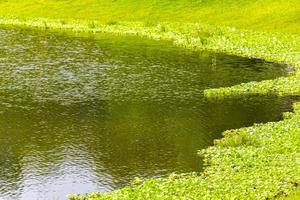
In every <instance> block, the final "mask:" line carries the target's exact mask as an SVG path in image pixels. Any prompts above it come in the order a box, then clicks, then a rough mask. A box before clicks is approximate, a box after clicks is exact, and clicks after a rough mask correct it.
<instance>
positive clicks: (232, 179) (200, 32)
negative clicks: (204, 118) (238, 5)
mask: <svg viewBox="0 0 300 200" xmlns="http://www.w3.org/2000/svg"><path fill="white" fill-rule="evenodd" d="M0 24H2V25H17V26H27V27H35V28H44V29H45V28H46V29H55V30H64V31H66V30H69V31H74V32H91V33H103V32H104V33H110V34H116V35H137V36H141V37H147V38H150V39H158V40H169V41H172V42H174V44H175V45H179V46H183V47H186V48H190V49H195V50H209V51H215V52H223V53H227V54H233V55H241V56H247V57H259V58H263V59H265V60H266V61H274V62H280V63H286V64H288V65H291V66H293V67H294V68H295V71H294V72H292V73H290V75H289V76H288V77H282V78H278V79H274V80H267V81H262V82H250V83H245V84H240V85H237V86H233V87H229V88H219V89H210V90H206V91H205V95H206V96H207V97H208V98H215V97H217V98H220V97H221V98H224V97H226V96H232V95H243V94H246V93H255V94H268V93H272V94H276V95H300V73H299V69H300V60H299V53H300V52H299V49H300V40H299V39H300V37H298V36H294V35H293V36H291V35H286V34H282V33H263V32H253V31H246V30H236V29H235V28H230V27H216V26H211V25H205V24H198V23H161V24H157V25H154V26H145V24H143V23H126V22H124V23H117V24H101V23H98V22H96V21H92V22H90V21H62V20H50V19H29V20H20V19H17V18H1V17H0ZM284 117H285V119H284V120H282V121H280V122H270V123H267V124H259V125H254V126H253V127H248V128H241V129H237V130H231V131H226V132H225V133H224V138H223V139H221V140H217V141H216V142H215V146H212V147H209V148H208V149H206V150H204V151H202V155H204V156H205V160H206V163H207V165H208V166H207V167H206V169H205V171H204V173H202V174H201V175H195V174H188V175H178V176H177V175H174V176H170V178H169V179H150V180H147V181H145V182H144V183H141V182H139V181H136V183H134V184H133V185H132V186H129V187H126V188H124V189H121V190H118V191H115V192H112V193H109V194H104V195H103V194H96V193H94V194H90V195H88V198H91V199H93V198H95V199H114V198H118V199H127V198H129V199H130V198H138V199H142V198H158V197H159V198H161V199H168V198H185V197H190V198H199V197H201V198H204V199H217V198H218V197H219V198H220V197H221V195H224V196H222V197H224V199H232V197H233V196H232V195H234V197H236V198H238V199H243V198H245V197H246V199H266V198H273V197H277V196H280V195H288V194H289V193H290V192H291V191H292V190H293V189H295V187H296V186H297V185H298V184H299V177H297V175H298V174H299V173H300V171H299V170H300V169H299V166H298V164H297V159H299V149H298V147H299V134H300V102H298V103H295V104H294V113H286V114H284ZM297 136H298V137H297ZM282 139H286V141H285V143H284V144H283V143H282ZM282 146H283V147H282ZM282 159H284V162H285V163H284V164H285V165H286V166H282V164H281V162H280V161H282ZM266 163H269V165H267V164H266ZM267 171H270V172H272V173H271V174H268V173H270V172H267ZM285 174H286V175H285ZM267 175H268V176H267ZM273 175H274V177H270V176H273ZM251 177H252V179H251ZM77 198H78V199H80V198H83V197H80V196H76V197H75V196H72V197H71V199H77Z"/></svg>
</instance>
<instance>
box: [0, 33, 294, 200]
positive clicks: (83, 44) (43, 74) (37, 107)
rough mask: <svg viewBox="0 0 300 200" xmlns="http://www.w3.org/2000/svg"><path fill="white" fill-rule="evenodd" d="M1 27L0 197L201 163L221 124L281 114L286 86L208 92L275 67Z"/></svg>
mask: <svg viewBox="0 0 300 200" xmlns="http://www.w3.org/2000/svg"><path fill="white" fill-rule="evenodd" d="M96 37H97V38H95V36H76V35H75V34H73V35H70V34H67V33H53V32H52V33H51V32H46V31H36V30H22V29H16V28H4V27H2V28H1V29H0V199H4V200H10V199H12V200H13V199H21V200H36V199H49V200H50V199H51V200H52V199H66V195H67V194H70V193H81V194H84V193H87V192H94V191H100V192H106V191H112V190H115V189H118V188H121V187H124V186H126V185H128V184H129V183H130V181H131V180H132V179H133V178H134V177H140V178H142V179H145V178H151V177H164V176H167V175H168V174H170V173H173V172H175V173H185V172H192V171H197V172H200V171H201V170H202V168H203V162H202V158H201V157H199V156H197V151H198V150H201V149H203V148H206V147H208V146H210V145H213V140H214V139H216V138H221V137H222V135H221V133H222V131H224V130H227V129H232V128H239V127H244V126H250V125H252V124H253V123H259V122H267V121H276V120H280V119H281V116H282V112H284V111H288V110H290V109H291V104H292V102H293V99H292V98H289V97H285V98H282V97H277V96H272V95H269V96H255V95H252V96H250V95H248V96H245V97H240V98H239V97H234V98H227V99H224V100H208V99H205V98H204V96H203V90H204V89H207V88H214V87H223V86H230V85H235V84H238V83H242V82H248V81H254V80H255V81H259V80H265V79H273V78H276V77H279V76H284V75H286V74H287V72H286V69H285V68H286V66H284V65H279V64H274V63H267V62H264V61H262V60H259V59H248V58H241V57H236V56H229V55H223V54H215V53H210V52H193V51H189V50H185V49H182V48H179V47H175V46H172V45H171V43H169V42H162V41H160V42H159V41H149V40H146V39H138V38H136V37H113V36H107V35H98V36H96Z"/></svg>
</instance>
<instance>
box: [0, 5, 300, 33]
mask: <svg viewBox="0 0 300 200" xmlns="http://www.w3.org/2000/svg"><path fill="white" fill-rule="evenodd" d="M299 3H300V1H299V0H256V1H250V0H237V1H232V0H223V1H219V0H85V1H82V0H72V1H68V0H26V1H23V0H10V1H7V0H1V1H0V13H1V15H2V16H16V17H21V18H24V17H26V18H51V19H63V20H70V19H72V20H73V19H75V20H91V21H93V20H96V21H99V22H102V23H108V22H111V21H116V22H124V21H127V22H128V21H134V22H137V21H140V22H146V21H147V22H149V23H152V22H155V23H156V22H174V21H176V22H204V23H209V24H217V25H226V26H234V27H237V28H251V29H255V30H264V31H273V30H276V31H280V32H283V31H284V32H289V33H298V32H299V31H300V28H299V20H300V15H299V13H300V6H299Z"/></svg>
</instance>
